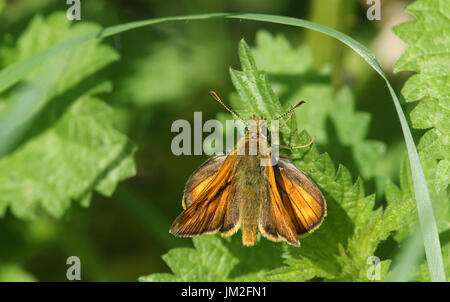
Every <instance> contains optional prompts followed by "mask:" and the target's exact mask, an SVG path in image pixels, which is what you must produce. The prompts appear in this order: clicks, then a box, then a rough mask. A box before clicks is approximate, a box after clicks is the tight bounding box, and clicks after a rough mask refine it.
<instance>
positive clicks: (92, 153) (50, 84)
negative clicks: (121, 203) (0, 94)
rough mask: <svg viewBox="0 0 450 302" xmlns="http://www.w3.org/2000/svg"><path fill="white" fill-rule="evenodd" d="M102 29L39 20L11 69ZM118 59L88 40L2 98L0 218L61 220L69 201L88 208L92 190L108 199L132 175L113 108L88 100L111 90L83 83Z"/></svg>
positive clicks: (56, 18)
mask: <svg viewBox="0 0 450 302" xmlns="http://www.w3.org/2000/svg"><path fill="white" fill-rule="evenodd" d="M99 29H100V27H98V26H96V25H93V24H89V23H80V24H77V25H74V26H71V23H70V22H69V21H68V20H67V18H66V16H65V14H64V13H55V14H52V15H50V16H49V17H48V18H46V19H43V18H42V17H41V16H37V17H35V18H34V19H33V20H32V21H31V23H30V25H29V27H28V28H27V30H26V31H25V32H24V33H23V34H22V35H21V36H20V38H19V39H18V41H17V45H16V54H17V56H16V57H15V58H12V57H9V59H10V60H12V61H10V62H8V63H9V64H11V63H13V62H14V61H16V60H17V61H20V60H23V59H25V58H28V57H30V56H32V55H33V54H35V53H39V52H40V51H42V50H44V49H47V48H49V47H51V46H52V45H54V44H56V43H58V42H60V41H62V40H66V39H70V38H74V37H77V36H80V35H85V34H86V33H89V32H96V31H98V30H99ZM0 54H1V52H0ZM117 59H118V55H117V53H116V52H115V51H114V50H113V49H112V48H110V47H109V46H105V45H100V44H99V43H98V42H94V41H92V42H89V43H87V44H84V45H80V46H79V47H76V48H74V49H72V50H70V51H68V52H65V53H62V54H60V55H58V56H56V57H54V58H52V59H51V60H50V61H49V62H47V64H45V65H42V66H40V67H39V68H38V69H36V70H34V71H33V72H32V73H30V74H29V75H28V76H27V77H26V78H25V79H24V81H23V82H22V83H20V84H19V85H17V86H15V87H12V88H11V89H10V90H8V91H7V93H6V94H5V95H4V98H3V102H2V103H1V104H2V105H3V108H2V109H0V120H1V121H2V127H0V128H1V131H0V141H1V142H2V145H1V146H0V153H1V155H3V156H0V216H2V215H4V213H5V211H6V209H7V208H8V207H9V208H10V209H11V211H12V212H13V213H14V214H15V215H16V216H18V217H20V218H32V217H34V216H36V214H37V213H38V211H39V210H42V209H44V210H45V211H46V212H48V213H50V214H51V215H53V216H55V217H61V216H62V215H63V214H64V212H65V210H66V209H67V208H68V207H69V205H70V201H71V200H76V201H78V202H80V204H81V205H83V206H87V205H88V204H89V201H90V197H91V195H92V191H93V190H96V191H97V192H99V193H101V194H104V195H111V194H112V192H113V191H114V188H115V187H116V185H117V183H118V182H119V181H121V180H123V179H125V178H128V177H130V176H132V175H134V174H135V165H134V161H133V154H134V152H135V150H136V147H135V146H134V144H133V143H132V142H131V141H129V140H128V138H127V137H126V136H125V135H123V134H121V133H120V132H118V131H117V130H116V129H115V128H114V127H113V117H114V114H113V112H112V109H111V108H110V107H109V106H108V105H107V104H105V103H104V102H103V101H101V100H99V99H97V98H94V97H93V95H95V94H98V93H104V92H110V90H111V85H110V83H108V82H104V83H103V84H95V83H98V82H99V81H92V80H88V79H89V78H88V77H90V76H91V75H93V74H94V73H95V72H97V71H98V70H100V69H102V68H103V67H105V66H107V65H108V64H110V63H112V62H113V61H115V60H117ZM100 80H101V79H100ZM92 83H94V84H92ZM38 118H39V123H38V124H37V123H34V121H35V120H37V119H38ZM34 124H37V125H34ZM31 126H35V127H31Z"/></svg>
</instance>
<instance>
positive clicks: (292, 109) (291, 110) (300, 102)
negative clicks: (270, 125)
mask: <svg viewBox="0 0 450 302" xmlns="http://www.w3.org/2000/svg"><path fill="white" fill-rule="evenodd" d="M303 103H305V101H299V102H298V103H297V104H295V105H294V106H292V108H291V109H289V110H288V111H287V112H285V113H283V114H281V115H280V116H278V117H277V118H276V120H278V119H280V118H282V117H285V116H286V115H288V114H291V115H292V113H293V111H294V110H295V109H296V108H298V107H299V106H300V105H301V104H303ZM289 118H290V117H289ZM288 120H289V119H288Z"/></svg>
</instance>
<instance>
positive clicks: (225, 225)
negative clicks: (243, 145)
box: [170, 154, 239, 236]
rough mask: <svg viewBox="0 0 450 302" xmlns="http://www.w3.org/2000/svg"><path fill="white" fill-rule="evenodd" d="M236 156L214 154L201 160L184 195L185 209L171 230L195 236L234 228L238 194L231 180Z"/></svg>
mask: <svg viewBox="0 0 450 302" xmlns="http://www.w3.org/2000/svg"><path fill="white" fill-rule="evenodd" d="M234 161H235V156H234V155H233V154H229V155H217V156H215V157H213V158H211V159H210V160H208V161H207V162H206V163H205V164H203V165H202V166H201V167H200V168H199V169H198V170H197V171H196V172H195V173H194V174H193V175H192V176H191V178H190V179H189V181H188V183H187V185H186V190H185V194H184V198H183V206H184V207H185V210H184V211H183V212H182V213H181V214H180V215H179V216H178V217H177V218H176V219H175V221H174V223H173V224H172V227H171V229H170V232H171V233H173V234H174V235H178V236H197V235H201V234H205V233H209V234H211V233H215V232H221V233H224V234H225V235H231V234H232V233H233V231H235V230H237V227H238V222H239V213H238V212H237V210H236V209H238V207H237V206H236V203H237V202H238V198H237V197H236V194H237V192H236V190H235V186H234V183H233V176H234V173H235V171H234V170H235V169H234V168H235V163H234Z"/></svg>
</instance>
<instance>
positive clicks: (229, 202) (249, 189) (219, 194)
mask: <svg viewBox="0 0 450 302" xmlns="http://www.w3.org/2000/svg"><path fill="white" fill-rule="evenodd" d="M210 93H211V95H212V96H213V97H214V98H215V99H216V100H217V101H218V102H219V103H221V104H222V105H223V106H224V107H225V108H226V109H227V110H228V111H230V112H231V113H232V114H233V115H234V116H235V117H236V118H238V119H240V120H241V121H243V120H242V119H241V118H240V117H239V116H238V115H236V114H235V113H234V112H233V111H231V110H230V109H229V108H228V107H227V106H225V104H224V103H223V102H222V101H221V100H220V98H219V96H218V95H217V94H216V93H215V92H213V91H211V92H210ZM302 103H304V102H303V101H301V102H299V103H297V104H296V105H295V106H293V107H292V108H291V109H290V110H289V111H288V112H286V113H285V114H282V115H280V116H279V117H278V118H277V119H280V118H281V117H284V116H286V115H289V117H288V118H287V119H286V121H284V122H283V123H282V124H281V126H280V127H278V128H281V127H282V126H283V125H284V124H285V123H286V122H287V121H288V120H289V119H290V118H291V117H292V114H293V111H294V109H295V108H297V107H298V106H300V105H301V104H302ZM252 120H253V121H260V120H264V119H263V118H261V117H255V116H253V117H252ZM258 130H259V129H258ZM261 138H262V137H261V134H260V131H256V132H252V131H249V129H248V128H246V131H245V136H244V137H243V138H242V139H241V140H240V141H239V142H238V143H237V144H236V147H235V148H234V150H233V151H231V152H229V153H227V154H218V155H215V156H213V157H211V158H210V159H208V160H207V161H206V162H205V163H204V164H203V165H201V166H200V168H198V169H197V171H195V172H194V174H193V175H192V176H191V177H190V178H189V180H188V181H187V183H186V188H185V191H184V195H183V200H182V205H183V208H184V211H183V212H182V213H181V214H180V215H179V216H178V217H177V218H176V219H175V221H174V222H173V224H172V227H171V229H170V232H171V233H172V234H174V235H176V236H180V237H192V236H199V235H202V234H214V233H220V234H222V235H223V236H231V235H233V234H234V233H236V232H237V230H238V229H239V228H241V229H242V242H243V244H244V245H246V246H252V245H254V244H255V243H256V237H257V234H258V231H259V232H261V234H262V235H263V236H264V237H266V238H267V239H269V240H272V241H281V240H284V241H286V242H287V243H289V244H291V245H294V246H299V245H300V241H299V239H298V237H299V236H305V235H308V234H310V233H311V232H313V231H314V230H315V229H317V228H318V227H319V226H320V224H321V223H322V221H323V219H324V217H325V216H326V201H325V198H324V196H323V194H322V193H321V192H320V190H319V188H318V187H317V186H316V185H315V184H314V182H313V181H312V180H311V179H310V178H309V177H308V176H307V175H306V174H305V173H303V172H302V171H301V170H300V169H299V168H298V167H297V166H295V164H294V163H293V162H292V161H291V160H290V159H289V158H287V157H284V156H281V157H280V158H279V159H278V160H277V163H276V164H275V165H267V166H265V165H261V159H262V158H266V159H270V157H271V152H270V150H271V146H270V142H269V144H267V147H268V148H267V150H268V152H260V151H258V152H257V153H256V155H249V154H247V153H245V154H244V155H240V154H241V153H240V152H239V150H240V149H245V150H248V149H249V148H250V147H249V146H250V145H251V143H252V142H256V144H261ZM313 141H314V139H313V140H311V142H310V143H309V144H307V145H304V146H297V147H288V146H283V145H279V146H280V147H284V148H288V149H291V150H292V149H296V148H304V147H308V146H309V145H311V144H312V142H313ZM258 150H260V149H258Z"/></svg>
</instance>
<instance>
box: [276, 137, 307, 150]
mask: <svg viewBox="0 0 450 302" xmlns="http://www.w3.org/2000/svg"><path fill="white" fill-rule="evenodd" d="M315 139H316V137H315V136H314V137H313V138H312V139H311V141H310V142H309V143H307V144H306V145H303V146H295V147H291V146H286V145H280V147H281V148H285V149H289V150H291V151H292V150H294V149H302V148H306V147H309V146H311V145H312V143H313V142H314V141H315Z"/></svg>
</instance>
